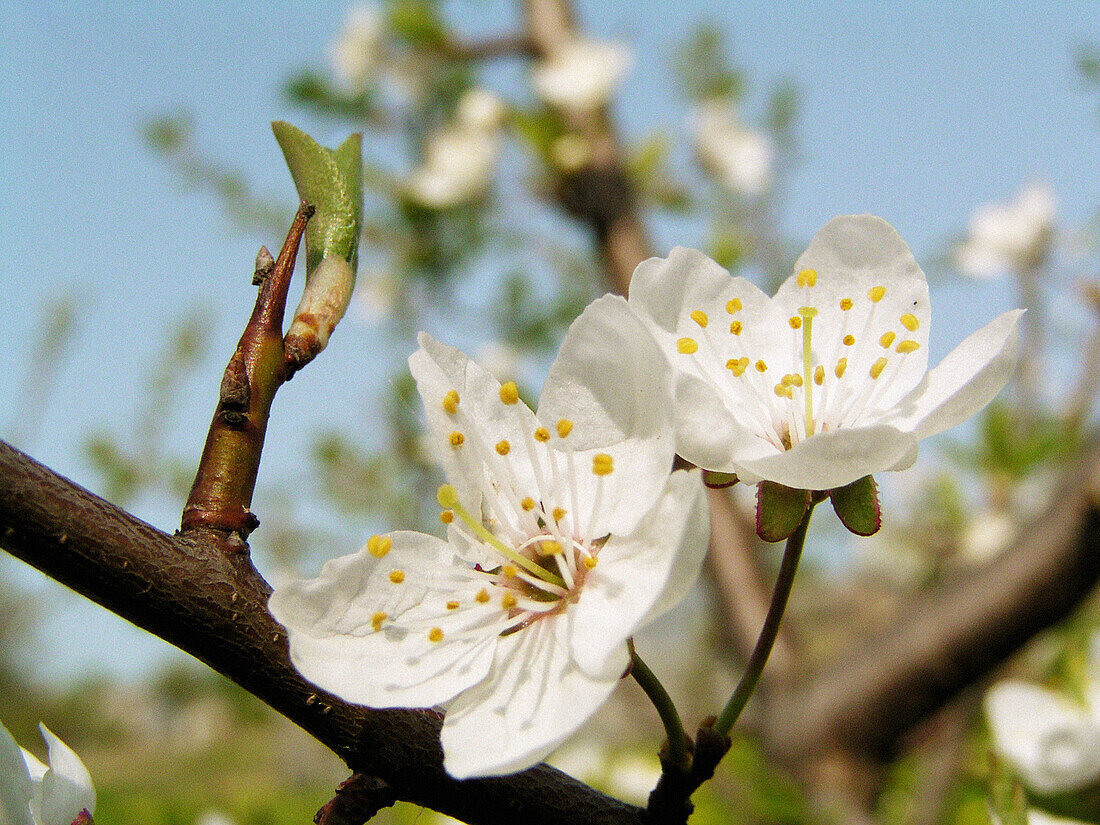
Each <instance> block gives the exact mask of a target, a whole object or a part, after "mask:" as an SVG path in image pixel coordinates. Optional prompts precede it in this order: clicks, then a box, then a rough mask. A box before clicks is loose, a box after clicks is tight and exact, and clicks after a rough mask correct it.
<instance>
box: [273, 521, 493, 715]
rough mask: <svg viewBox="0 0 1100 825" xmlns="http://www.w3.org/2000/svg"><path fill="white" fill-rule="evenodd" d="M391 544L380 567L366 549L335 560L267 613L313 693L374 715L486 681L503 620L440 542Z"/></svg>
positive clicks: (401, 539)
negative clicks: (318, 691)
mask: <svg viewBox="0 0 1100 825" xmlns="http://www.w3.org/2000/svg"><path fill="white" fill-rule="evenodd" d="M387 538H388V539H389V540H390V541H392V547H391V548H390V549H389V551H388V552H387V553H386V554H385V556H384V558H376V557H375V556H374V555H372V554H371V552H370V551H369V550H368V549H367V548H364V549H363V550H361V551H360V552H358V553H355V554H353V555H349V556H343V557H342V558H338V559H333V560H331V561H329V562H327V563H326V564H325V565H324V567H323V568H322V569H321V575H320V576H319V577H317V578H316V579H311V580H302V581H296V582H291V583H290V584H287V585H285V586H283V587H280V588H279V589H278V590H276V591H275V592H274V593H273V594H272V596H271V600H270V602H269V603H268V608H269V609H270V610H271V614H272V615H273V616H274V617H275V618H276V620H277V621H278V622H279V623H280V624H282V625H283V626H285V627H286V629H287V634H288V638H289V642H290V659H291V661H292V662H293V663H294V666H295V667H296V668H297V669H298V670H299V671H300V672H301V673H302V675H303V676H305V677H306V678H307V679H309V680H310V681H311V682H313V683H314V684H316V685H318V686H319V687H321V688H324V689H325V690H327V691H330V692H331V693H335V694H336V695H337V696H340V697H341V698H343V699H346V700H347V701H349V702H356V703H358V704H362V705H368V706H370V707H381V708H385V707H430V706H432V705H436V704H439V703H441V702H445V701H447V700H448V699H450V698H452V697H453V696H455V694H457V693H459V692H460V691H462V690H465V689H466V688H468V687H469V686H470V685H473V684H475V683H477V682H478V681H480V680H481V679H482V678H484V676H485V674H486V673H487V672H488V670H489V667H490V665H491V664H492V658H493V649H494V647H495V646H496V643H497V639H498V636H499V633H500V632H501V630H503V629H504V627H505V625H506V622H507V614H506V613H505V612H504V611H503V610H501V608H500V605H499V604H498V603H497V602H496V601H490V600H485V601H484V602H482V601H481V600H479V599H477V598H475V594H477V593H478V591H479V589H480V588H482V587H485V583H484V581H485V580H484V578H483V574H480V573H478V572H476V571H474V570H471V569H470V568H469V567H468V566H467V565H465V564H463V563H461V562H458V563H456V561H455V553H454V551H453V549H452V548H450V547H449V546H448V545H447V544H446V543H444V542H442V541H440V540H439V539H437V538H435V537H433V536H427V535H424V534H421V533H411V532H397V533H390V534H389V535H388V536H387ZM489 589H491V587H490V588H489ZM448 602H458V607H457V608H453V609H448ZM437 631H438V633H437ZM440 634H441V635H440ZM433 637H438V638H433Z"/></svg>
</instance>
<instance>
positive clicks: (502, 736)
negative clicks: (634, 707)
mask: <svg viewBox="0 0 1100 825" xmlns="http://www.w3.org/2000/svg"><path fill="white" fill-rule="evenodd" d="M560 624H561V622H560V619H559V618H558V617H548V618H546V619H543V620H540V621H537V622H535V623H534V624H532V625H531V626H529V627H527V628H524V629H522V630H520V631H517V632H516V633H513V634H511V635H509V636H505V637H504V638H502V639H501V641H500V644H499V645H498V646H497V654H496V657H495V660H494V662H493V669H492V671H491V672H490V673H489V675H488V677H487V678H486V679H484V680H483V681H482V682H481V683H479V684H478V685H475V686H474V687H472V688H470V689H469V690H467V691H466V692H464V693H463V694H462V695H461V696H459V697H458V698H457V699H455V701H454V702H452V703H451V704H450V706H449V707H448V708H447V715H446V717H445V718H444V720H443V730H442V732H441V733H440V740H441V741H442V743H443V766H444V767H445V768H446V769H447V772H448V773H449V774H451V776H453V777H455V778H456V779H466V778H468V777H472V776H496V775H501V774H507V773H513V772H515V771H519V770H522V769H524V768H526V767H529V766H531V765H534V764H535V763H537V762H539V761H540V760H541V759H543V758H544V757H545V756H546V755H547V754H549V753H550V752H551V751H552V750H553V749H554V748H556V747H557V746H558V745H560V744H561V743H562V742H563V741H564V740H565V739H567V738H568V737H569V736H570V735H571V734H572V733H573V732H574V731H576V730H577V729H578V728H579V727H580V726H581V725H582V724H584V723H585V722H586V721H587V720H588V719H589V717H591V716H592V714H593V713H595V712H596V710H597V709H598V708H599V707H600V705H602V704H603V703H604V702H605V701H606V700H607V698H608V697H609V696H610V695H611V691H613V690H614V689H615V686H616V685H617V684H618V683H619V679H620V676H621V674H622V671H623V670H625V669H626V666H627V664H628V662H629V659H630V657H629V653H628V652H627V649H626V645H625V644H623V645H621V646H620V648H619V651H618V656H617V658H616V659H615V661H616V663H617V664H619V665H620V668H619V671H618V673H615V674H614V675H609V676H608V677H607V678H592V677H590V676H588V675H586V674H585V673H584V672H583V671H582V670H581V669H580V668H579V667H577V665H576V663H575V662H573V661H572V659H571V658H570V655H569V647H568V645H567V644H566V642H565V640H564V639H562V638H561V635H562V633H561V628H559V627H558V626H557V625H560Z"/></svg>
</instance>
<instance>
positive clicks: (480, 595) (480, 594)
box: [474, 587, 489, 604]
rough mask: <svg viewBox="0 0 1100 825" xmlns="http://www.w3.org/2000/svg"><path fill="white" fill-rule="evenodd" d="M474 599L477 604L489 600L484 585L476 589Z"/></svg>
mask: <svg viewBox="0 0 1100 825" xmlns="http://www.w3.org/2000/svg"><path fill="white" fill-rule="evenodd" d="M474 601H476V602H478V603H479V604H485V602H487V601H489V591H488V590H486V589H485V588H484V587H483V588H481V589H480V590H479V591H477V595H476V596H474Z"/></svg>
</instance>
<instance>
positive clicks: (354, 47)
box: [329, 4, 385, 94]
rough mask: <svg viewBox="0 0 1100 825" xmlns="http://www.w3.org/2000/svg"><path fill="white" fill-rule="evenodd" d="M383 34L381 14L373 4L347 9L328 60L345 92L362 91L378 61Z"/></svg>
mask: <svg viewBox="0 0 1100 825" xmlns="http://www.w3.org/2000/svg"><path fill="white" fill-rule="evenodd" d="M384 33H385V29H384V21H383V17H382V11H381V9H379V8H378V6H376V5H365V4H364V5H356V6H352V7H351V8H350V9H348V13H347V16H346V17H345V18H344V28H343V29H342V30H341V31H340V35H339V37H337V39H336V42H334V43H333V44H332V45H331V46H329V61H330V62H331V65H332V70H333V73H334V74H335V75H336V78H337V80H338V81H339V82H340V83H341V85H342V86H343V87H344V88H345V89H346V90H347V91H349V92H351V93H353V94H358V93H360V92H362V91H364V90H365V89H366V88H367V86H368V84H369V83H370V81H371V80H373V79H374V76H375V74H376V72H377V69H378V64H379V63H380V61H381V46H382V38H383V35H384Z"/></svg>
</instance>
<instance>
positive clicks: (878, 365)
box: [871, 358, 886, 378]
mask: <svg viewBox="0 0 1100 825" xmlns="http://www.w3.org/2000/svg"><path fill="white" fill-rule="evenodd" d="M884 369H886V359H885V358H879V359H878V360H877V361H875V363H873V364H871V377H872V378H878V377H879V376H880V375H882V371H883V370H884Z"/></svg>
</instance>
